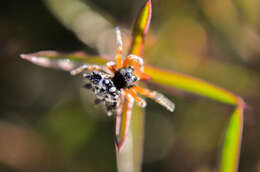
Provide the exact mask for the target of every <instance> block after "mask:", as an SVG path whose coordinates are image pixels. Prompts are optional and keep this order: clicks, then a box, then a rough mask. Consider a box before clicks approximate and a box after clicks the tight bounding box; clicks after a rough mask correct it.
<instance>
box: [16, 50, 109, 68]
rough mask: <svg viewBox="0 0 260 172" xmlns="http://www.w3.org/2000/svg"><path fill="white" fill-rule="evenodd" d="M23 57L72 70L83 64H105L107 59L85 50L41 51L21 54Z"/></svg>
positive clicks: (37, 62)
mask: <svg viewBox="0 0 260 172" xmlns="http://www.w3.org/2000/svg"><path fill="white" fill-rule="evenodd" d="M21 58H22V59H25V60H28V61H30V62H32V63H34V64H36V65H39V66H43V67H48V68H55V69H61V70H65V71H70V70H72V69H74V68H76V67H77V66H79V65H82V64H105V63H106V62H107V60H106V59H102V58H100V57H99V56H91V55H88V54H86V53H84V52H81V51H80V52H75V53H69V54H64V53H59V52H57V51H39V52H37V53H32V54H21Z"/></svg>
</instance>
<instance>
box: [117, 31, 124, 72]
mask: <svg viewBox="0 0 260 172" xmlns="http://www.w3.org/2000/svg"><path fill="white" fill-rule="evenodd" d="M115 29H116V42H117V52H116V67H117V69H120V68H121V67H122V63H123V60H122V50H123V42H122V37H121V32H120V30H119V27H116V28H115Z"/></svg>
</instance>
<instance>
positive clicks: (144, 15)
mask: <svg viewBox="0 0 260 172" xmlns="http://www.w3.org/2000/svg"><path fill="white" fill-rule="evenodd" d="M151 17H152V2H151V0H147V1H146V3H145V4H144V6H143V8H142V9H141V11H140V12H139V14H138V17H137V20H136V22H135V26H134V31H133V37H132V39H133V40H132V45H131V48H130V52H129V54H135V55H137V56H140V57H142V56H143V48H144V41H145V37H146V34H147V32H148V29H149V26H150V21H151Z"/></svg>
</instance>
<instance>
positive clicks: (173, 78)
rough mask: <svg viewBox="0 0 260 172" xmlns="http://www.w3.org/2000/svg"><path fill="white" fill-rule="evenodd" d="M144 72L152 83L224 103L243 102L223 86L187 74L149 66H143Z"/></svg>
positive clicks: (234, 103)
mask: <svg viewBox="0 0 260 172" xmlns="http://www.w3.org/2000/svg"><path fill="white" fill-rule="evenodd" d="M144 72H145V73H147V74H148V75H150V76H151V77H152V80H151V82H154V83H158V84H161V85H165V86H169V87H173V88H177V89H180V90H183V91H186V92H189V93H193V94H197V95H200V96H204V97H208V98H211V99H214V100H217V101H220V102H223V103H226V104H231V105H237V104H239V103H242V102H243V100H242V99H241V98H239V97H238V96H236V95H235V94H233V93H231V92H229V91H227V90H225V89H223V88H220V87H218V86H215V85H213V84H211V83H208V82H206V81H203V80H201V79H197V78H194V77H191V76H188V75H184V74H180V73H177V72H169V71H166V70H162V69H158V68H155V67H151V66H145V68H144Z"/></svg>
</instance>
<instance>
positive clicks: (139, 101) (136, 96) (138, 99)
mask: <svg viewBox="0 0 260 172" xmlns="http://www.w3.org/2000/svg"><path fill="white" fill-rule="evenodd" d="M128 92H129V94H130V95H131V96H132V97H133V98H134V100H135V101H136V102H137V103H138V105H139V106H141V107H143V108H144V107H146V101H145V100H144V99H142V98H140V97H139V96H138V95H137V94H136V91H135V90H134V89H133V88H129V89H128Z"/></svg>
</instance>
